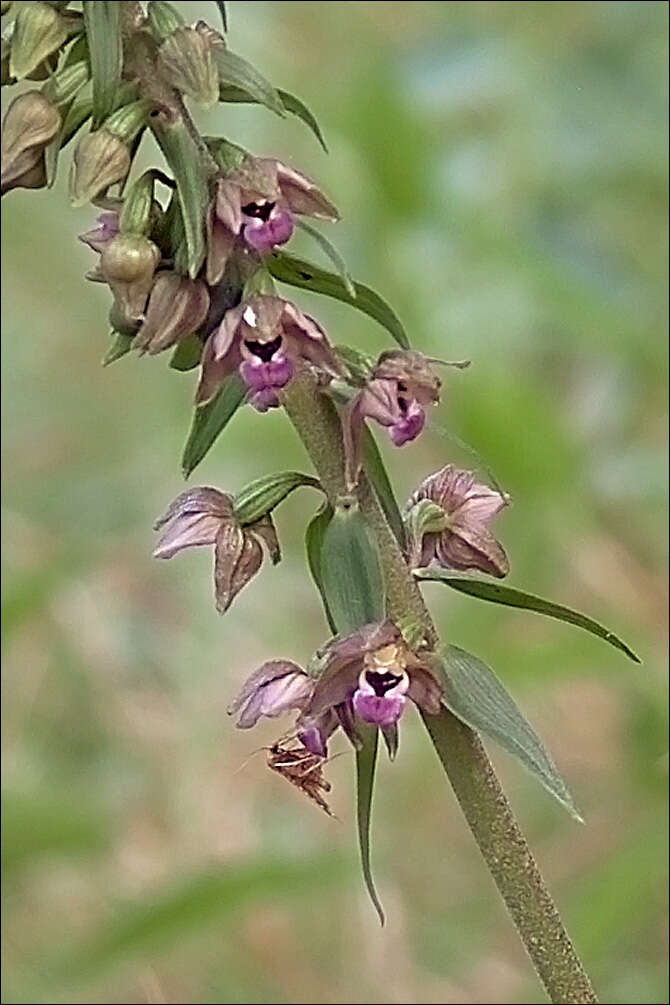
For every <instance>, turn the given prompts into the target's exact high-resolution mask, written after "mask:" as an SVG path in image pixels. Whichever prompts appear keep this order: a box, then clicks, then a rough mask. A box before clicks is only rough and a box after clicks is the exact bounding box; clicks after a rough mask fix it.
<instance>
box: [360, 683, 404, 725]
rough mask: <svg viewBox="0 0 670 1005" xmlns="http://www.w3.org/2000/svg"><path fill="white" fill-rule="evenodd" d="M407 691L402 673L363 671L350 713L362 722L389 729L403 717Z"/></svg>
mask: <svg viewBox="0 0 670 1005" xmlns="http://www.w3.org/2000/svg"><path fill="white" fill-rule="evenodd" d="M408 687H409V680H408V678H407V674H406V673H402V674H397V673H394V672H393V671H392V670H386V671H376V670H364V671H363V672H362V673H361V675H360V677H359V678H358V687H357V688H356V690H355V691H354V696H353V706H354V711H355V713H356V715H358V716H359V718H361V719H363V721H364V722H370V723H372V724H373V725H376V726H381V727H382V728H386V727H388V726H392V725H393V724H394V723H396V722H397V721H398V719H399V718H400V716H401V715H402V713H403V709H404V707H405V703H406V701H407V699H406V697H405V693H406V691H407V689H408Z"/></svg>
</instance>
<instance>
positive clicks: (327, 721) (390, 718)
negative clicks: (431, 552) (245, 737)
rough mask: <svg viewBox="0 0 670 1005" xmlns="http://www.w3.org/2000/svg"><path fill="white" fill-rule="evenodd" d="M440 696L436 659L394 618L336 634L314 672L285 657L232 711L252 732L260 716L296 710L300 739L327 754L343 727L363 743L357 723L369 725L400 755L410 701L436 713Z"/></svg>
mask: <svg viewBox="0 0 670 1005" xmlns="http://www.w3.org/2000/svg"><path fill="white" fill-rule="evenodd" d="M441 698H442V686H441V684H440V683H439V680H438V678H437V677H436V676H435V674H434V672H433V670H432V669H431V667H430V665H429V661H428V660H427V659H422V658H420V657H419V656H417V655H416V654H415V653H414V652H412V651H411V650H410V649H409V647H408V646H407V644H406V642H405V641H404V639H403V637H402V635H401V633H400V631H399V630H398V628H397V627H396V625H395V624H394V623H393V622H392V621H389V620H387V621H384V622H382V623H381V624H371V625H365V626H363V627H362V628H360V629H358V630H357V631H356V632H353V633H352V634H351V635H348V636H346V637H345V638H340V637H336V638H335V639H333V640H332V641H331V642H330V643H329V644H328V645H327V646H326V647H325V648H324V649H323V650H321V651H320V652H319V653H318V654H317V662H316V669H315V671H314V673H313V674H307V673H306V672H305V671H304V670H302V669H301V668H300V667H299V666H297V664H295V663H291V662H290V661H286V660H273V661H271V662H269V663H264V664H263V666H261V667H260V668H259V669H258V670H257V671H256V672H255V673H254V674H252V675H251V677H250V678H249V679H248V680H247V682H246V684H245V685H244V687H243V688H242V691H241V692H240V694H239V695H238V697H237V698H236V700H235V701H234V702H233V704H232V705H231V707H230V710H229V711H230V713H231V714H236V713H239V719H238V722H237V725H238V726H239V727H240V728H241V729H249V728H250V727H251V726H254V725H255V724H256V722H257V721H258V720H259V718H261V716H269V717H274V716H277V715H280V714H281V713H282V712H284V711H287V710H289V709H297V710H298V711H299V712H300V715H299V717H298V720H297V722H296V735H297V738H298V739H299V740H300V741H301V742H302V743H303V745H304V746H305V747H307V749H308V750H310V751H311V752H312V753H314V754H318V755H320V756H325V754H326V747H327V742H328V739H329V737H330V736H331V735H332V733H333V732H334V731H335V730H336V729H337V728H338V727H339V726H341V727H342V729H343V730H344V732H345V733H346V735H347V736H348V738H349V739H350V740H351V742H352V743H353V744H354V745H355V746H358V745H359V744H360V737H359V732H358V729H357V723H359V722H363V723H368V724H370V725H374V726H378V727H379V728H380V729H381V730H382V732H383V733H384V737H385V739H386V741H387V744H388V746H389V750H390V751H392V752H394V751H395V749H396V748H397V723H398V720H399V719H400V717H401V715H402V713H403V711H404V709H405V707H406V704H407V700H408V699H410V700H411V701H413V702H414V703H415V704H416V705H418V706H420V707H421V708H422V709H423V710H424V711H425V712H427V713H428V714H429V715H437V714H438V712H439V711H440V702H441Z"/></svg>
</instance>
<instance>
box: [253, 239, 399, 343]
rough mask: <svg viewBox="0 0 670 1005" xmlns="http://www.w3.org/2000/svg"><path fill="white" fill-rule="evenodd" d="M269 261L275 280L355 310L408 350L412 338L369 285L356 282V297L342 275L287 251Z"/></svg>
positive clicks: (276, 254) (276, 253) (269, 256)
mask: <svg viewBox="0 0 670 1005" xmlns="http://www.w3.org/2000/svg"><path fill="white" fill-rule="evenodd" d="M266 262H267V267H268V269H269V270H270V272H271V273H272V275H273V276H274V277H275V279H278V280H279V281H280V282H282V283H288V284H289V286H297V287H298V289H301V290H309V291H310V292H311V293H321V294H322V295H323V296H326V297H332V298H333V299H334V300H341V301H342V302H343V303H345V304H349V305H350V306H351V307H356V308H357V309H358V310H359V311H362V312H363V314H367V315H368V317H371V318H374V320H375V321H377V322H378V323H379V324H380V325H382V326H383V327H384V328H386V330H387V331H388V332H389V334H390V335H392V336H393V338H394V339H395V341H396V342H397V343H398V345H400V346H402V348H403V349H409V339H408V338H407V333H406V331H405V329H404V327H403V325H402V323H401V322H400V320H399V318H398V317H397V315H396V314H395V312H394V311H393V310H392V309H391V307H389V305H388V304H387V303H386V301H385V300H383V299H382V298H381V297H380V296H379V294H378V293H375V291H374V290H371V289H370V287H369V286H365V285H364V284H363V283H357V282H354V293H355V296H353V297H352V296H351V295H350V294H349V293H348V291H347V288H346V285H345V283H344V281H343V280H342V278H341V277H340V276H338V275H336V274H335V273H334V272H328V271H327V270H326V269H321V268H319V266H318V265H313V264H312V262H307V261H305V260H304V259H302V258H296V257H295V256H294V255H289V254H287V253H286V252H285V251H273V253H272V254H271V255H268V256H267V259H266Z"/></svg>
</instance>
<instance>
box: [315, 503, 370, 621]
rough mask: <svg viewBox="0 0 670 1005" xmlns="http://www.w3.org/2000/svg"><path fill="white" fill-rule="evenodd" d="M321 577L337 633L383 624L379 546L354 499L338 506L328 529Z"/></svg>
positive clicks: (322, 555) (322, 553)
mask: <svg viewBox="0 0 670 1005" xmlns="http://www.w3.org/2000/svg"><path fill="white" fill-rule="evenodd" d="M321 576H322V583H323V590H324V593H325V595H326V597H327V599H328V607H329V609H330V612H331V614H332V616H333V621H334V622H335V625H336V629H337V631H338V632H341V633H349V632H353V631H354V630H355V629H356V628H360V627H361V625H367V624H370V622H373V621H382V619H383V618H384V613H385V610H386V600H385V591H384V576H383V573H382V565H381V557H380V554H379V545H378V544H377V540H376V538H375V536H374V534H373V533H372V532H371V530H370V528H369V527H368V525H367V522H366V520H365V517H364V516H363V514H362V513H361V511H360V509H359V508H358V504H357V502H356V501H355V500H354V499H353V497H349V496H347V497H346V498H345V500H344V501H343V503H342V504H341V505H338V506H337V507H336V509H335V512H334V514H333V518H332V520H331V521H330V523H329V524H328V527H327V528H326V532H325V534H324V537H323V545H322V549H321Z"/></svg>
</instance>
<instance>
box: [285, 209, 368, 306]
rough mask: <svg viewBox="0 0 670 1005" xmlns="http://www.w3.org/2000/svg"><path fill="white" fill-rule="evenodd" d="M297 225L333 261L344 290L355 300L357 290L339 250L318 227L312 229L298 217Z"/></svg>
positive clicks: (296, 219)
mask: <svg viewBox="0 0 670 1005" xmlns="http://www.w3.org/2000/svg"><path fill="white" fill-rule="evenodd" d="M295 223H296V226H298V227H300V229H301V230H304V231H305V233H306V234H309V236H310V237H311V238H313V239H314V240H315V241H316V243H317V244H318V245H319V247H320V248H321V250H322V251H323V253H324V255H326V257H327V258H329V259H330V260H331V262H332V263H333V265H334V266H335V268H336V269H337V273H338V275H339V277H340V279H341V280H342V282H343V283H344V288H345V290H346V291H347V293H348V294H349V296H350V297H353V298H355V297H356V290H355V289H354V282H353V279H352V278H351V275H350V274H349V271H348V269H347V266H346V265H345V262H344V259H343V258H342V255H341V254H340V253H339V251H338V250H337V248H336V247H335V246H334V245H333V244H331V243H330V241H329V240H328V238H327V237H324V236H323V234H322V233H321V231H319V230H317V229H316V227H312V226H311V225H310V224H309V223H306V221H305V220H301V219H300V218H299V217H296V218H295Z"/></svg>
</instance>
